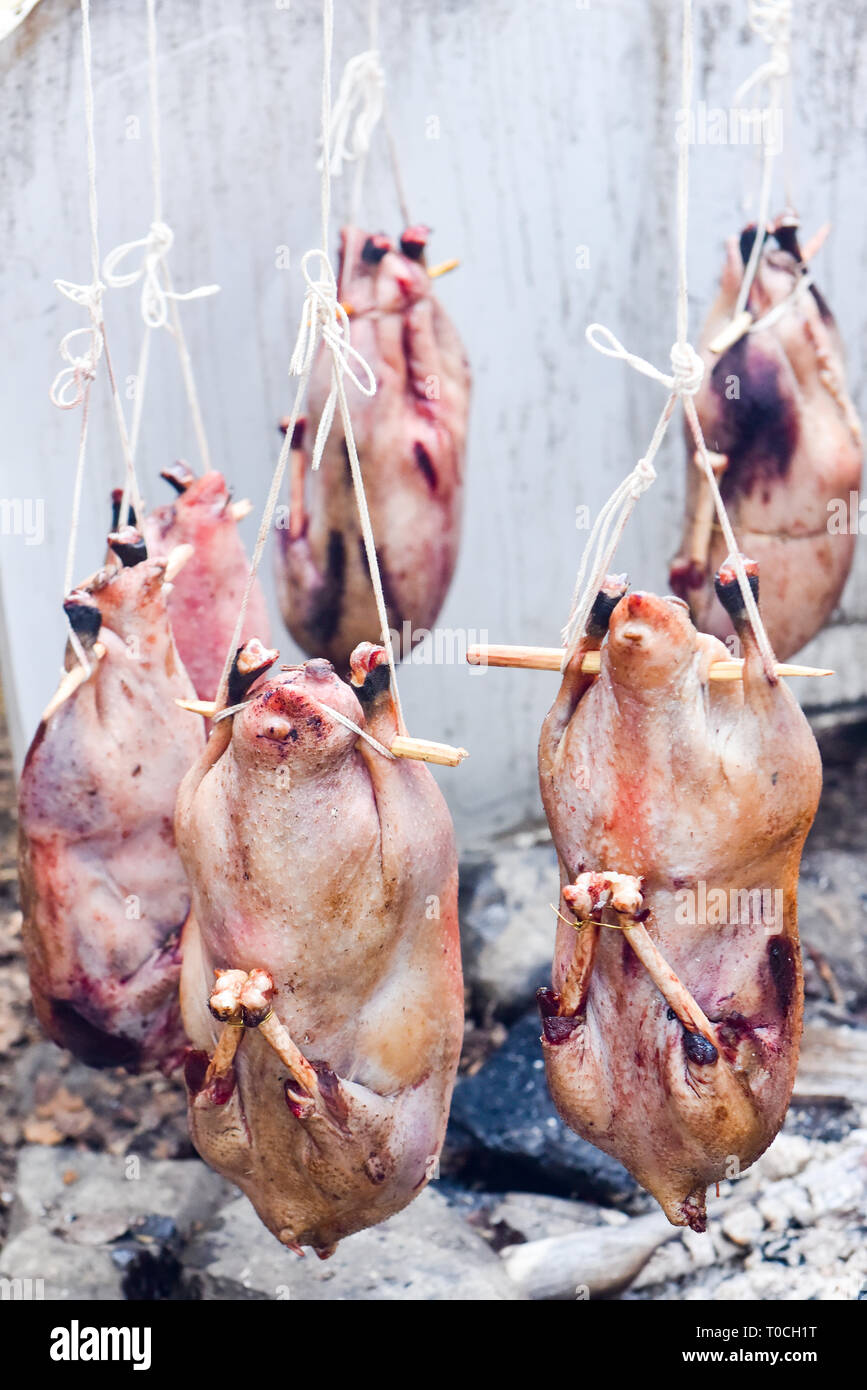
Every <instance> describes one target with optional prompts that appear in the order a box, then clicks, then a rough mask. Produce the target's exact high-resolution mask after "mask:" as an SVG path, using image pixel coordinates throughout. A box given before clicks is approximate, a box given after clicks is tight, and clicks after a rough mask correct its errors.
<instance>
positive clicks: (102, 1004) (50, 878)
mask: <svg viewBox="0 0 867 1390" xmlns="http://www.w3.org/2000/svg"><path fill="white" fill-rule="evenodd" d="M109 547H110V550H111V551H112V552H113V555H114V556H116V557H117V559H113V562H112V564H111V566H110V567H107V568H106V569H104V570H102V571H100V572H99V573H98V574H97V575H96V576H95V577H94V578H93V579H92V580H90V581H88V583H87V584H86V585H83V586H82V587H81V588H80V589H77V590H75V591H73V593H71V594H70V595H68V597H67V599H66V602H65V604H64V607H65V609H66V612H67V614H68V616H69V618H70V621H71V623H72V626H73V628H74V630H75V631H76V633H77V635H78V637H79V640H80V641H81V643H82V645H83V647H84V648H85V650H86V651H87V652H88V654H89V659H90V660H91V661H92V662H93V664H94V669H93V673H92V675H91V676H90V678H89V679H88V680H87V681H86V682H85V683H84V684H83V685H80V686H79V687H78V688H77V689H76V690H75V691H74V693H73V694H72V695H70V696H69V698H68V699H67V700H66V701H65V702H64V703H63V704H62V705H61V706H60V707H59V708H58V709H57V710H56V711H55V712H54V713H53V714H52V715H51V716H50V717H49V719H48V721H47V722H45V721H43V723H42V724H41V725H40V727H39V729H38V730H37V733H36V736H35V737H34V739H33V742H32V744H31V745H30V749H29V751H28V754H27V759H26V761H25V765H24V770H23V772H22V776H21V783H20V788H19V821H20V850H19V870H20V872H19V881H20V885H21V901H22V908H23V913H24V945H25V950H26V953H27V962H28V968H29V971H30V984H31V990H32V994H33V1002H34V1007H35V1010H36V1014H37V1017H38V1018H39V1021H40V1023H41V1024H42V1027H43V1028H44V1029H45V1031H46V1033H47V1034H48V1035H49V1037H51V1038H52V1039H53V1040H54V1041H55V1042H56V1043H58V1044H59V1045H60V1046H62V1047H67V1048H69V1050H70V1051H71V1052H73V1053H74V1054H75V1055H76V1056H77V1057H79V1058H80V1059H81V1060H82V1061H84V1062H86V1063H88V1064H89V1065H90V1066H95V1067H114V1066H124V1067H127V1068H128V1069H130V1070H134V1069H137V1068H138V1067H140V1066H147V1065H150V1066H153V1065H160V1066H162V1067H164V1068H165V1069H166V1070H168V1069H169V1068H170V1067H171V1066H173V1065H174V1064H175V1063H176V1062H177V1061H178V1060H179V1058H180V1055H181V1053H182V1050H183V1042H184V1038H183V1030H182V1028H181V1022H180V1011H179V1008H178V1000H177V990H178V981H179V978H180V955H179V949H178V940H179V934H180V929H181V927H182V926H183V923H184V920H185V919H186V916H187V912H188V910H189V904H190V893H189V888H188V886H187V881H186V877H185V875H184V871H183V868H182V867H181V862H180V859H179V857H178V854H177V850H176V849H175V844H174V836H173V833H172V815H173V812H174V802H175V795H176V792H177V788H178V786H179V784H180V781H181V778H182V777H183V775H184V773H185V772H186V771H187V769H188V768H189V767H190V765H191V764H192V763H193V762H194V761H195V759H196V758H197V756H198V755H199V752H200V750H201V748H202V745H203V741H204V735H203V726H202V721H201V719H200V718H198V717H197V716H195V715H191V714H189V713H187V712H186V711H185V710H181V709H179V708H178V706H177V705H176V703H175V700H176V699H192V698H194V696H195V691H194V689H193V686H192V683H191V681H190V680H189V677H188V676H187V674H186V671H185V670H184V668H183V666H182V665H181V662H180V660H179V658H178V654H177V650H176V648H175V644H174V641H173V638H172V630H171V625H170V623H169V618H168V613H167V606H166V597H167V596H166V594H165V591H164V586H163V576H164V572H165V561H164V560H161V559H150V558H148V557H147V554H146V551H145V547H144V544H143V542H142V538H141V536H140V535H139V534H138V533H137V532H134V531H131V530H130V528H128V527H127V528H124V529H122V530H121V531H119V532H115V533H113V534H112V535H111V536H110V537H109ZM118 561H119V562H120V563H118ZM97 641H98V642H99V644H100V646H101V647H102V648H104V651H105V654H104V655H103V656H102V657H101V659H99V660H98V659H97V655H98V653H97V650H96V643H97ZM75 665H76V661H75V659H74V657H73V656H72V655H71V653H70V652H67V668H68V669H70V670H71V669H72V668H73V667H74V666H75Z"/></svg>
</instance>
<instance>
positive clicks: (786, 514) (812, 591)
mask: <svg viewBox="0 0 867 1390" xmlns="http://www.w3.org/2000/svg"><path fill="white" fill-rule="evenodd" d="M754 240H755V229H754V228H747V229H746V230H745V232H744V233H743V234H742V236H741V238H740V243H738V241H737V240H736V239H735V238H732V239H731V240H730V242H729V245H728V256H727V261H726V266H725V269H724V271H723V276H722V282H721V286H720V292H719V295H718V297H717V300H716V303H715V304H714V306H713V308H712V310H711V312H710V315H709V317H708V320H707V323H706V324H705V327H704V330H703V334H702V341H701V351H702V356H703V359H704V362H705V365H706V368H707V374H706V376H705V380H704V383H703V385H702V387H701V389H700V391H699V392H698V395H697V396H696V398H695V400H696V408H697V410H698V414H699V419H700V422H701V427H702V431H703V433H704V437H705V441H706V443H707V445H708V448H709V449H711V450H713V451H714V452H716V453H718V454H724V455H726V457H727V460H728V463H727V466H726V468H725V471H724V472H723V473H722V476H721V479H720V491H721V493H722V496H723V500H724V501H725V504H726V508H727V510H728V512H729V515H730V517H731V521H732V525H733V526H734V530H735V534H736V535H737V536H738V537H739V540H740V543H741V544H742V545H743V547H744V549H745V550H747V551H748V552H749V553H750V554H751V555H754V556H755V557H756V559H757V560H758V561H759V563H760V564H761V566H762V572H763V574H764V575H765V585H764V615H765V623H766V626H767V630H768V635H769V637H770V639H771V644H772V646H773V648H774V650H775V652H776V654H777V656H778V657H779V658H780V659H781V660H785V659H787V658H788V657H790V656H792V655H794V653H795V652H797V651H799V650H800V648H801V647H803V646H804V645H805V644H806V643H807V642H808V641H809V640H810V639H811V638H812V637H813V636H815V634H816V633H817V632H818V631H819V630H820V629H821V628H822V627H823V626H824V624H825V623H826V622H827V620H828V618H829V617H830V615H831V613H832V611H833V609H834V607H835V606H836V604H837V602H838V601H839V598H840V595H841V593H842V590H843V586H844V584H845V582H846V578H847V576H848V573H849V569H850V567H851V563H852V557H853V552H854V542H855V537H854V536H851V535H849V534H848V533H847V534H834V533H833V531H831V530H829V525H828V522H829V503H831V502H832V501H833V499H836V498H843V499H846V498H848V497H849V493H850V491H851V490H853V489H857V488H858V486H859V483H860V478H861V428H860V424H859V421H858V417H857V415H856V413H855V409H854V406H853V404H852V401H851V399H850V397H849V393H848V388H847V384H846V370H845V362H844V355H843V348H842V344H841V342H840V339H839V335H838V333H837V328H836V325H835V323H834V319H833V316H832V315H831V312H830V310H829V309H828V306H827V304H826V303H825V301H824V299H823V298H822V296H821V295H820V293H819V291H818V290H817V289H816V287H815V286H814V285H810V286H809V289H808V291H807V292H806V293H804V294H802V295H801V296H799V297H798V298H797V299H796V300H795V301H794V302H793V303H792V304H790V305H789V307H788V308H787V309H786V311H785V312H784V313H783V314H782V316H781V317H780V318H779V319H778V320H777V321H776V322H775V323H773V324H772V325H771V326H769V327H767V328H763V329H761V330H760V331H758V332H755V333H749V334H746V335H745V336H744V337H742V338H741V339H740V340H739V341H738V342H737V343H735V344H734V345H733V346H732V347H730V348H729V349H728V350H727V351H726V352H724V353H723V354H722V356H719V357H718V356H717V355H716V354H714V353H713V352H711V351H710V346H709V345H710V343H711V342H712V341H713V340H714V338H715V337H716V336H717V334H718V333H719V332H720V331H721V329H723V328H724V327H725V326H726V325H727V324H728V322H729V321H730V319H731V318H732V316H733V313H734V308H735V303H736V300H737V295H738V291H739V289H740V284H741V279H742V276H743V273H744V268H745V266H746V263H747V260H748V258H749V255H750V252H751V250H752V247H753V244H754ZM807 269H808V267H807V266H806V264H805V263H804V261H803V260H802V257H801V251H800V247H799V245H798V236H797V229H796V227H795V226H794V225H792V224H791V223H788V222H786V221H785V220H783V219H779V220H778V221H777V223H776V224H775V226H774V229H773V235H768V236H767V237H766V240H765V243H764V246H763V249H762V254H761V258H760V261H759V266H758V270H757V273H756V278H755V281H754V283H753V286H752V288H751V291H750V297H749V302H748V308H749V310H750V312H751V313H752V315H753V317H754V319H755V320H758V319H760V318H761V317H762V316H763V315H765V314H767V313H768V312H769V311H770V310H772V309H774V308H775V307H776V306H778V305H780V304H781V303H783V302H784V301H785V300H786V299H788V297H789V296H790V295H791V294H792V292H793V290H794V289H795V288H796V286H797V284H798V282H799V280H800V279H801V277H802V276H804V275H805V274H806V273H807ZM693 453H694V444H693V440H692V437H691V435H689V434H688V436H687V457H688V464H687V504H686V519H685V527H684V536H683V541H682V544H681V550H680V553H679V555H678V556H677V558H676V559H675V560H674V562H673V564H672V567H671V573H670V576H669V582H670V584H671V587H672V590H673V591H674V592H675V593H676V594H678V595H679V596H680V597H681V598H683V599H685V600H686V601H687V602H688V603H689V605H690V608H691V611H692V615H693V618H694V620H695V622H696V625H697V626H698V627H699V629H700V630H702V631H705V632H709V633H712V634H714V635H715V636H717V637H720V638H721V639H722V640H726V639H727V638H728V637H730V636H731V635H732V631H733V629H732V624H731V621H730V619H729V618H728V616H727V614H726V613H725V610H724V609H723V607H722V605H721V604H720V602H719V600H718V599H717V597H716V595H715V592H714V584H713V576H714V574H715V572H716V570H717V569H718V567H719V565H720V564H721V563H722V561H723V560H724V558H725V550H724V545H725V542H724V539H723V537H722V534H721V532H720V531H719V528H718V526H717V527H715V529H714V531H713V533H712V538H711V542H710V546H709V549H708V550H707V551H706V553H704V552H703V553H702V555H701V557H700V558H699V557H697V556H696V555H695V554H694V551H693V545H692V538H693V525H694V521H695V517H696V513H697V511H698V510H699V509H700V506H701V495H702V492H703V490H704V486H705V485H704V483H703V481H702V476H701V474H700V473H699V470H698V469H697V467H696V466H695V464H694V462H693ZM847 531H848V528H847Z"/></svg>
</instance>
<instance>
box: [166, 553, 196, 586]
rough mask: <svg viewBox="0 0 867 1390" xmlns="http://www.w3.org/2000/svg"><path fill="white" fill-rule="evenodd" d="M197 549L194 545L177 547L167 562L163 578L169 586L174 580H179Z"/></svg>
mask: <svg viewBox="0 0 867 1390" xmlns="http://www.w3.org/2000/svg"><path fill="white" fill-rule="evenodd" d="M195 553H196V552H195V547H194V546H192V545H186V544H184V545H176V546H175V548H174V550H173V551H172V552H171V553H170V555H169V556H168V558H167V560H166V568H165V574H164V575H163V578H164V580H165V582H166V583H167V584H171V582H172V580H173V579H177V577H178V575H179V574H180V572H181V570H182V569H183V567H184V565H185V564H186V563H187V561H188V560H191V559H192V557H193V555H195Z"/></svg>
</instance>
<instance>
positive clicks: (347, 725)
mask: <svg viewBox="0 0 867 1390" xmlns="http://www.w3.org/2000/svg"><path fill="white" fill-rule="evenodd" d="M304 693H305V696H306V698H307V699H308V700H310V702H311V704H314V705H315V706H316V708H317V709H320V710H322V713H323V714H327V715H330V717H331V718H332V719H334V720H336V721H337V723H338V724H342V725H343V727H344V729H350V730H351V731H352V733H354V734H358V737H359V738H363V739H364V741H365V743H369V744H370V746H371V748H375V749H376V751H377V753H381V754H382V756H383V757H384V758H390V759H391V760H392V762H397V759H396V757H395V755H394V753H392V751H391V749H390V748H386V746H385V744H384V743H380V741H379V739H378V738H374V737H373V734H369V733H368V732H367V730H366V729H362V728H361V727H360V725H358V724H356V723H355V720H354V719H350V718H349V716H348V715H346V714H341V712H340V710H337V709H334V708H333V706H332V705H324V704H323V703H322V701H321V700H316V699H314V697H313V696H312V695H311V694H310V692H309V691H305V692H304ZM256 698H257V697H256V696H255V695H253V696H252V697H251V698H250V699H249V700H242V701H241V703H240V704H238V705H230V706H229V708H228V709H221V710H220V711H219V713H218V714H214V715H212V716H211V723H212V724H219V723H220V721H221V720H222V719H231V718H232V717H233V716H234V715H236V714H240V713H241V710H244V709H248V708H249V706H250V705H252V704H255V701H256Z"/></svg>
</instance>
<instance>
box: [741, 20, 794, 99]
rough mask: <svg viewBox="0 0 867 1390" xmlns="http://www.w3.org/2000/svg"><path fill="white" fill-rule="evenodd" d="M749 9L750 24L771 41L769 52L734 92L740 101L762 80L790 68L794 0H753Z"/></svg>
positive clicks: (777, 75) (762, 36)
mask: <svg viewBox="0 0 867 1390" xmlns="http://www.w3.org/2000/svg"><path fill="white" fill-rule="evenodd" d="M749 9H750V17H749V25H750V28H751V29H752V31H753V33H754V34H755V35H756V37H757V38H760V39H763V40H764V42H765V43H766V44H767V45H768V47H769V48H770V56H769V58H768V59H767V61H766V62H764V63H762V64H761V65H760V66H759V67H757V68H756V70H755V72H754V73H753V74H752V75H751V76H750V77H748V78H747V79H746V81H745V82H742V83H741V85H740V86H739V87H738V89H737V91H736V92H735V101H740V100H741V99H742V98H743V97H745V96H746V95H747V93H748V92H751V91H752V89H753V87H757V86H759V85H760V83H762V82H769V81H773V80H774V79H781V78H783V77H788V75H789V72H790V70H791V57H790V50H791V30H792V4H791V0H750V7H749Z"/></svg>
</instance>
